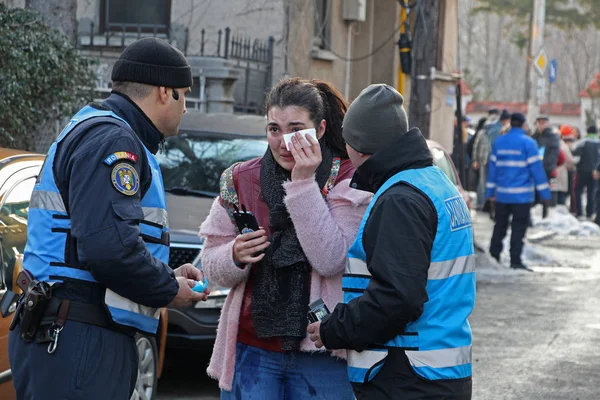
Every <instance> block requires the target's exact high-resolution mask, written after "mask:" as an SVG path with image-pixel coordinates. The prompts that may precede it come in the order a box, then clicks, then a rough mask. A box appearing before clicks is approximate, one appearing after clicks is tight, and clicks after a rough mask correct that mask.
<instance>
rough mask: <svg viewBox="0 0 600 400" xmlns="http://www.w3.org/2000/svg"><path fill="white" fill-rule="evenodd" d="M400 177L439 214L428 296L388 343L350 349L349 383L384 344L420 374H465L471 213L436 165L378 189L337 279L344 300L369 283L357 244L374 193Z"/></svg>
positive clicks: (372, 368)
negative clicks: (396, 350)
mask: <svg viewBox="0 0 600 400" xmlns="http://www.w3.org/2000/svg"><path fill="white" fill-rule="evenodd" d="M399 182H407V183H408V184H410V185H412V186H414V187H416V188H418V189H419V190H421V191H422V192H423V193H425V195H427V197H429V198H430V199H431V201H432V203H433V204H434V205H435V209H436V211H437V214H438V225H437V233H436V235H435V239H434V242H433V247H432V250H431V264H430V266H429V271H428V279H427V287H426V289H427V296H428V301H427V302H426V303H425V305H424V307H423V314H422V315H421V317H420V318H419V319H418V320H416V321H414V322H411V323H409V324H407V325H406V329H405V332H403V333H401V334H400V335H398V336H396V337H395V338H393V339H391V340H389V341H388V342H387V343H373V344H372V346H370V347H369V348H368V349H367V350H364V351H362V352H357V351H354V350H349V351H348V376H349V378H350V381H351V382H356V383H367V382H368V381H370V380H372V379H373V378H374V377H375V375H376V374H377V373H378V372H379V371H380V370H381V368H382V367H383V364H384V363H385V359H386V357H387V354H388V349H390V348H400V349H403V350H404V351H405V353H406V356H407V358H408V360H409V362H410V365H411V366H412V368H413V369H414V371H415V372H416V373H417V374H418V375H419V376H421V377H423V378H426V379H429V380H439V379H460V378H466V377H470V376H471V327H470V325H469V322H468V321H467V318H468V316H469V315H470V314H471V312H472V310H473V307H474V305H475V272H474V269H475V260H474V255H473V254H474V251H473V230H472V226H471V216H470V214H469V210H468V208H467V205H466V203H465V202H464V200H463V198H462V197H461V195H460V193H459V192H458V190H457V189H456V186H454V185H453V184H452V182H450V181H449V180H448V178H447V177H446V175H444V173H443V172H442V171H441V170H440V169H439V168H438V167H427V168H423V169H411V170H406V171H402V172H399V173H398V174H396V175H394V176H393V177H392V178H390V179H389V180H387V181H386V182H385V184H384V185H383V186H382V187H381V188H380V189H379V190H378V191H377V193H376V194H375V197H374V198H373V200H372V201H371V203H370V205H369V207H368V208H367V211H366V212H365V215H364V218H363V220H362V224H361V226H360V228H359V230H358V236H357V238H356V240H355V241H354V243H353V244H352V246H350V249H349V251H348V262H347V266H346V274H344V277H343V279H342V289H343V290H344V302H345V303H348V302H350V301H351V300H353V299H355V298H357V297H360V296H362V294H363V293H364V291H365V289H366V288H367V286H368V285H369V281H370V280H371V273H370V272H369V270H368V268H367V264H366V254H365V250H364V248H363V244H362V242H363V232H364V228H365V224H366V222H367V220H368V218H369V214H370V213H371V209H372V208H373V206H374V204H375V203H376V202H377V199H378V198H379V196H381V195H382V194H383V193H384V192H385V191H386V190H388V189H389V188H390V187H392V186H394V185H395V184H397V183H399ZM398 246H402V243H398ZM389 268H393V266H390V267H389Z"/></svg>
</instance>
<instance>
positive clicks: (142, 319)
mask: <svg viewBox="0 0 600 400" xmlns="http://www.w3.org/2000/svg"><path fill="white" fill-rule="evenodd" d="M92 118H94V119H93V120H92ZM96 123H117V124H120V125H121V126H123V125H124V127H126V128H130V127H129V124H127V122H126V121H124V120H123V119H121V118H120V117H118V116H117V115H116V114H114V113H112V112H110V111H102V110H98V109H95V108H93V107H90V106H86V107H84V108H82V109H81V110H80V111H79V112H78V113H77V114H76V115H75V116H74V117H73V118H72V119H71V121H70V122H69V123H68V124H67V126H66V127H65V128H64V129H63V131H62V132H61V134H60V135H59V137H58V139H57V140H56V141H55V142H54V143H53V144H52V146H51V147H50V150H49V151H48V155H47V156H46V162H45V163H44V167H43V168H42V171H41V173H40V178H39V179H38V182H37V183H36V185H35V187H34V190H33V193H32V196H31V201H30V206H29V219H28V228H29V229H28V238H27V245H26V247H25V254H24V261H23V265H24V266H25V268H26V269H27V270H29V271H30V272H31V273H32V274H33V275H34V276H35V277H36V278H37V279H39V280H42V281H46V282H49V283H60V282H63V281H64V279H73V280H80V281H88V282H97V281H96V280H95V279H94V277H93V276H92V274H91V273H90V272H89V271H87V270H84V269H79V268H75V267H73V266H69V265H67V263H66V260H65V248H66V237H65V236H68V235H69V234H70V230H71V220H70V219H69V215H68V212H67V209H66V207H65V204H64V202H63V200H62V197H61V195H60V192H59V190H58V187H57V185H56V181H55V179H54V173H53V168H52V167H53V164H54V158H55V156H56V148H57V146H58V143H60V142H61V141H62V140H63V139H64V138H65V137H66V136H67V135H68V134H70V133H71V132H73V131H74V130H76V131H77V132H82V131H83V130H85V129H87V128H88V127H90V126H92V125H94V124H96ZM75 128H77V129H75ZM132 134H133V136H134V137H136V138H137V136H136V135H135V134H134V133H132ZM140 143H141V142H140ZM144 149H145V152H146V155H147V158H148V161H149V164H150V170H151V172H152V184H151V185H150V187H149V188H148V191H147V192H146V193H145V195H144V197H143V198H142V199H141V201H140V205H141V207H142V211H143V214H144V219H143V220H142V221H140V225H139V227H140V236H141V237H142V238H143V240H144V241H145V242H146V247H147V248H148V250H149V251H150V253H151V254H152V255H153V256H154V257H157V258H159V259H160V260H161V261H162V262H164V263H165V264H168V261H169V228H168V217H167V205H166V204H167V203H166V198H165V192H164V187H163V181H162V176H161V172H160V167H159V165H158V162H157V161H156V159H155V158H154V155H153V154H152V153H150V152H149V151H148V150H147V149H146V148H145V147H144ZM105 303H106V305H107V308H108V310H109V312H110V314H111V317H112V319H113V320H114V321H115V322H116V323H117V324H120V325H125V326H128V327H134V328H136V329H138V330H140V331H142V332H148V333H152V334H154V333H156V330H157V328H158V318H159V310H157V309H154V308H151V307H146V306H142V305H140V304H136V303H134V302H132V301H131V300H128V299H126V298H124V297H122V296H120V295H118V294H116V293H114V292H113V291H111V290H109V289H106V294H105Z"/></svg>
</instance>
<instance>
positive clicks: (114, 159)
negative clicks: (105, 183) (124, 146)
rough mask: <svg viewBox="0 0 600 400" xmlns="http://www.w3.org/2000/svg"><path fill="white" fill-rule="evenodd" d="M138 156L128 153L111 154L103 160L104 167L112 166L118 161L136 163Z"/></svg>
mask: <svg viewBox="0 0 600 400" xmlns="http://www.w3.org/2000/svg"><path fill="white" fill-rule="evenodd" d="M137 159H138V156H137V155H135V154H133V153H130V152H128V151H117V152H116V153H113V154H111V155H110V156H108V157H106V158H105V159H104V164H106V165H113V164H114V163H115V162H117V161H119V160H129V161H133V162H134V163H135V162H136V161H137Z"/></svg>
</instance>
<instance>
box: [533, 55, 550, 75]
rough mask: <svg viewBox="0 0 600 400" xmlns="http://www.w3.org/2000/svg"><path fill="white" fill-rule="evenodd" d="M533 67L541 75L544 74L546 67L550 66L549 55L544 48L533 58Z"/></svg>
mask: <svg viewBox="0 0 600 400" xmlns="http://www.w3.org/2000/svg"><path fill="white" fill-rule="evenodd" d="M533 67H534V68H535V70H536V71H537V73H538V74H539V75H540V76H544V73H545V72H546V68H547V67H548V56H547V55H546V52H545V51H544V49H542V50H540V53H539V54H538V56H537V57H536V58H535V60H533Z"/></svg>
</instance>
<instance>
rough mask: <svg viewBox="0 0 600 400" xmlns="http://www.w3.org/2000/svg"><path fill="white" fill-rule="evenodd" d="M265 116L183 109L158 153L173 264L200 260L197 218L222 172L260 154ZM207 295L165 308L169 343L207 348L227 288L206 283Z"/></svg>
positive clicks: (202, 217) (263, 146)
mask: <svg viewBox="0 0 600 400" xmlns="http://www.w3.org/2000/svg"><path fill="white" fill-rule="evenodd" d="M265 126H266V120H265V117H260V116H256V115H237V114H220V113H187V114H184V116H183V120H182V122H181V125H180V133H179V135H177V136H175V137H170V138H167V139H166V141H165V150H164V151H163V152H161V153H159V154H157V160H158V162H159V164H160V167H161V171H162V174H163V181H164V184H165V190H166V192H167V207H168V210H169V230H170V232H171V256H170V260H169V265H171V266H172V267H173V268H175V267H177V266H179V265H181V264H183V263H186V262H190V263H193V264H194V265H196V266H198V267H201V266H200V259H199V257H198V255H199V251H200V249H201V247H202V241H201V240H200V238H199V237H198V231H199V228H200V224H202V222H203V221H204V220H205V219H206V217H207V216H208V213H209V211H210V207H211V205H212V203H213V201H214V199H215V197H217V196H218V194H219V179H220V177H221V173H222V172H223V171H224V170H225V169H226V168H227V167H229V166H230V165H232V164H233V163H235V162H237V161H246V160H250V159H252V158H256V157H260V156H262V155H263V154H264V153H265V151H266V149H267V147H268V144H267V140H266V134H265ZM209 287H210V290H211V295H210V297H209V299H208V300H207V301H206V302H199V303H197V304H196V305H195V306H194V307H189V308H185V309H180V310H175V309H169V316H168V329H167V347H168V348H185V349H190V348H197V349H211V348H212V344H213V343H214V340H215V337H216V329H217V324H218V320H219V316H220V313H221V307H222V306H223V304H224V302H225V297H226V296H227V293H229V289H228V288H222V287H219V286H216V285H214V284H212V283H211V284H210V286H209Z"/></svg>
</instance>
